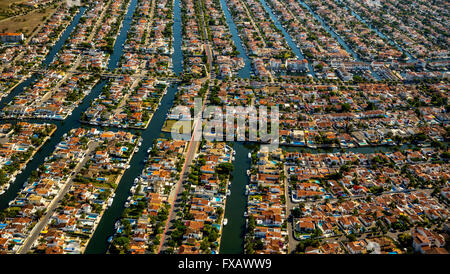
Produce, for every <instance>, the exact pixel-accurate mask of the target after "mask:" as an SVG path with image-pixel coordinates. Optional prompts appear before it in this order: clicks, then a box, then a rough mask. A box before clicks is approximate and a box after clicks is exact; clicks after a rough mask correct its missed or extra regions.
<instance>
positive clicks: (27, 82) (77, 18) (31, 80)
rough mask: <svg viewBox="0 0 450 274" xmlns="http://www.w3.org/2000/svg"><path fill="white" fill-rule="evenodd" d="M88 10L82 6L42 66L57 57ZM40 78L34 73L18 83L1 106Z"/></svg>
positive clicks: (3, 99) (45, 66)
mask: <svg viewBox="0 0 450 274" xmlns="http://www.w3.org/2000/svg"><path fill="white" fill-rule="evenodd" d="M85 11H86V7H80V10H79V11H78V13H77V14H76V15H75V16H74V18H73V20H72V22H71V23H70V25H69V26H67V28H66V29H65V30H64V32H63V33H62V34H61V36H60V37H59V39H58V41H57V42H56V43H55V45H54V46H53V47H52V49H51V50H50V51H49V52H48V53H47V55H46V57H45V59H44V60H43V61H42V64H41V68H42V69H45V68H47V67H48V65H50V63H51V62H52V61H53V59H55V56H56V54H57V53H58V52H59V51H60V50H61V48H62V47H63V46H64V44H65V43H66V40H67V38H69V36H70V34H71V33H72V31H73V30H74V29H75V27H76V26H77V25H78V22H79V21H80V18H81V16H83V14H84V12H85ZM37 79H38V73H34V74H33V75H32V76H31V77H29V78H28V79H26V80H25V81H23V82H22V83H20V84H19V85H17V86H16V87H15V88H14V89H13V90H12V91H11V92H10V93H9V94H8V95H7V96H5V97H3V98H2V100H0V107H4V106H6V105H7V104H8V103H9V102H11V100H12V99H14V97H16V96H17V95H19V94H20V93H22V92H23V91H24V89H25V88H27V87H29V86H30V85H31V84H32V83H34V82H35V81H36V80H37Z"/></svg>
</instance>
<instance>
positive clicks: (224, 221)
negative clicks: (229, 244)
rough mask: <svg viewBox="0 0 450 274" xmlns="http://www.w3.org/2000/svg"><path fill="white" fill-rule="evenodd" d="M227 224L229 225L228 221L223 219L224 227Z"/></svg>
mask: <svg viewBox="0 0 450 274" xmlns="http://www.w3.org/2000/svg"><path fill="white" fill-rule="evenodd" d="M227 224H228V219H227V218H225V219H223V225H224V226H225V225H227Z"/></svg>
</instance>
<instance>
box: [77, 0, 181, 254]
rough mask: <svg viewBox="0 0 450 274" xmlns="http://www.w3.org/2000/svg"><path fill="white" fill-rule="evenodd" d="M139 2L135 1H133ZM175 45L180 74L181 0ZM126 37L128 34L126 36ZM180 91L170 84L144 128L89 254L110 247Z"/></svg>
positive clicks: (175, 67)
mask: <svg viewBox="0 0 450 274" xmlns="http://www.w3.org/2000/svg"><path fill="white" fill-rule="evenodd" d="M134 1H136V0H134ZM174 19H175V20H174V24H173V43H172V44H173V47H174V52H173V54H172V63H173V72H174V73H175V74H176V75H180V73H182V71H183V54H182V51H181V39H182V37H181V35H182V34H181V9H180V0H175V1H174ZM125 36H126V35H125ZM177 91H178V86H177V84H174V85H172V86H170V87H169V88H168V89H167V93H166V94H165V95H164V97H163V98H162V100H161V106H160V107H159V108H158V109H157V110H156V112H155V113H154V115H153V117H152V120H151V121H150V124H149V126H148V128H147V129H145V130H144V131H142V134H141V137H142V139H143V141H142V145H141V147H140V149H139V151H138V152H136V153H135V154H134V156H133V158H132V159H131V161H130V168H129V169H127V170H126V171H125V173H124V175H123V177H122V179H121V181H120V183H119V185H118V187H117V189H116V192H115V193H116V196H115V197H114V201H113V203H112V205H111V206H110V207H109V208H108V209H107V210H106V211H105V214H104V215H103V217H102V219H101V220H100V223H99V225H98V227H97V229H96V231H95V232H94V235H93V237H92V239H91V240H90V242H89V244H88V246H87V247H86V251H85V253H86V254H104V253H106V252H107V249H108V245H109V244H108V238H109V237H110V236H112V235H113V234H114V232H115V231H114V224H115V223H116V221H117V220H119V219H120V217H121V216H122V212H123V211H124V209H125V202H126V200H127V198H128V196H129V195H130V188H131V186H132V185H133V183H134V179H135V178H137V177H138V176H139V175H140V174H141V172H142V170H143V169H144V168H145V163H144V159H147V157H148V153H147V150H148V149H149V148H150V147H151V146H152V145H153V141H154V140H155V139H157V138H159V137H161V136H162V135H164V136H165V134H163V133H162V131H161V129H162V127H163V125H164V121H165V120H166V116H167V113H168V112H169V110H170V108H171V107H172V104H173V100H174V99H175V94H176V93H177Z"/></svg>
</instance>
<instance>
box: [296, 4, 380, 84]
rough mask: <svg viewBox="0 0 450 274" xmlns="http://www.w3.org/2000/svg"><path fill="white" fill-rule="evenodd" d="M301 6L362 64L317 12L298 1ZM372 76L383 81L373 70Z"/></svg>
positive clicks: (357, 55)
mask: <svg viewBox="0 0 450 274" xmlns="http://www.w3.org/2000/svg"><path fill="white" fill-rule="evenodd" d="M297 1H298V2H299V3H300V5H302V6H303V7H304V8H306V9H307V10H308V11H309V13H311V14H312V15H313V16H314V18H316V19H317V20H318V21H319V22H320V24H321V25H322V27H323V28H324V29H325V30H326V31H327V32H328V33H329V34H330V35H331V36H332V37H334V39H336V40H337V41H338V43H339V44H340V45H341V46H342V47H343V48H344V49H345V50H346V51H347V52H348V53H350V55H351V56H352V57H353V58H354V59H355V60H356V61H358V62H362V60H361V58H360V57H359V54H357V53H356V52H355V51H354V50H353V49H352V48H351V47H350V46H349V45H348V44H347V43H346V42H345V41H344V40H343V39H342V38H341V36H340V35H339V34H337V33H336V32H335V31H334V29H333V28H331V27H330V26H329V25H328V24H327V23H326V22H325V20H323V18H322V17H320V16H319V15H318V14H317V13H316V12H314V10H313V9H312V8H311V7H310V6H309V5H308V4H306V3H305V2H303V1H301V0H297ZM370 71H371V73H372V76H373V77H374V78H375V79H377V80H381V77H380V76H379V75H378V73H376V72H375V71H374V70H373V69H370Z"/></svg>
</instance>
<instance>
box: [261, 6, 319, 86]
mask: <svg viewBox="0 0 450 274" xmlns="http://www.w3.org/2000/svg"><path fill="white" fill-rule="evenodd" d="M259 1H260V3H261V4H262V5H263V7H264V9H265V10H266V12H267V13H268V14H269V16H270V19H272V22H273V23H274V25H275V26H276V27H277V28H278V29H279V30H280V31H281V33H283V36H284V39H285V40H286V42H287V43H288V45H289V47H291V49H292V51H293V52H294V54H295V55H296V56H297V58H298V59H300V60H303V59H305V56H303V53H302V51H301V50H300V49H299V48H298V46H297V44H296V43H295V42H294V41H293V40H292V37H291V36H290V35H289V33H287V31H286V30H285V29H284V27H283V25H282V24H281V23H280V21H278V18H277V17H276V16H275V14H274V13H273V11H272V8H271V7H270V5H268V4H267V3H266V1H265V0H259ZM308 68H309V73H311V75H312V76H313V77H314V78H315V77H316V74H315V73H314V69H313V67H312V65H311V63H310V62H309V61H308Z"/></svg>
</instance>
